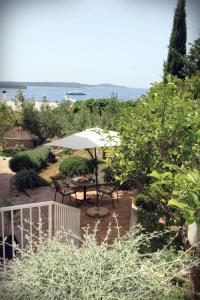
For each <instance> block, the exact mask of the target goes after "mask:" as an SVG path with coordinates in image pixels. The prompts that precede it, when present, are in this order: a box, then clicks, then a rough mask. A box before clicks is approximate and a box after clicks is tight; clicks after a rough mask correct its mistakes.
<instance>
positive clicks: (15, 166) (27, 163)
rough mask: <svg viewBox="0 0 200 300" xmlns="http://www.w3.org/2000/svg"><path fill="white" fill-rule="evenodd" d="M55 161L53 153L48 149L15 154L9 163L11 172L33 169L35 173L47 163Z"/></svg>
mask: <svg viewBox="0 0 200 300" xmlns="http://www.w3.org/2000/svg"><path fill="white" fill-rule="evenodd" d="M53 161H55V157H54V155H53V153H51V152H50V151H49V149H33V150H27V151H23V152H19V153H17V154H16V155H15V156H14V157H13V158H12V159H11V160H10V162H9V166H10V169H11V170H12V171H13V172H19V171H21V170H23V169H35V170H37V171H39V170H41V169H42V168H44V167H46V166H47V164H48V162H53Z"/></svg>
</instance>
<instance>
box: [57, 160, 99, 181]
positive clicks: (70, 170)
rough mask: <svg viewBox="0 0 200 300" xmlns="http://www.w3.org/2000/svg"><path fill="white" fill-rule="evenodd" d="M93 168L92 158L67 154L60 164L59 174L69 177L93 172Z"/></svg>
mask: <svg viewBox="0 0 200 300" xmlns="http://www.w3.org/2000/svg"><path fill="white" fill-rule="evenodd" d="M94 168H95V163H94V160H89V159H86V158H84V157H80V156H69V157H67V158H66V159H64V160H63V161H62V163H61V164H60V172H61V174H62V175H66V176H69V177H73V176H76V175H77V176H80V175H86V174H91V173H93V172H94Z"/></svg>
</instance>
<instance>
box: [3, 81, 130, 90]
mask: <svg viewBox="0 0 200 300" xmlns="http://www.w3.org/2000/svg"><path fill="white" fill-rule="evenodd" d="M27 86H47V87H72V88H85V87H120V88H126V87H125V86H122V85H114V84H109V83H102V84H84V83H79V82H15V81H0V88H4V89H7V88H12V89H26V88H27Z"/></svg>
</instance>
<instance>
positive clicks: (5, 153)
mask: <svg viewBox="0 0 200 300" xmlns="http://www.w3.org/2000/svg"><path fill="white" fill-rule="evenodd" d="M25 150H27V148H24V147H14V148H6V149H2V150H0V156H4V157H13V156H14V155H15V154H17V153H19V152H22V151H25Z"/></svg>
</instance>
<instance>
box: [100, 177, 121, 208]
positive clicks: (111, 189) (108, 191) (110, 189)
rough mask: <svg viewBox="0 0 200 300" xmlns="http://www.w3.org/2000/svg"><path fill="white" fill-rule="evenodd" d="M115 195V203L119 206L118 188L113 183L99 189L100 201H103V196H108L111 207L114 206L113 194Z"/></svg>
mask: <svg viewBox="0 0 200 300" xmlns="http://www.w3.org/2000/svg"><path fill="white" fill-rule="evenodd" d="M115 193H116V195H117V203H118V206H119V195H118V186H117V185H116V184H114V183H110V184H105V185H104V186H102V187H100V188H99V194H100V195H101V198H100V201H103V198H104V196H105V195H107V196H110V197H111V200H112V206H113V208H115V206H114V194H115Z"/></svg>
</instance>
